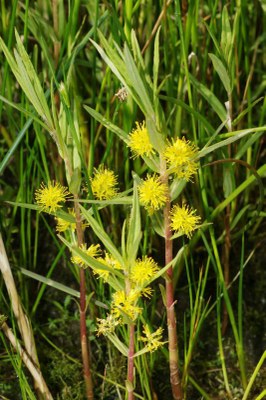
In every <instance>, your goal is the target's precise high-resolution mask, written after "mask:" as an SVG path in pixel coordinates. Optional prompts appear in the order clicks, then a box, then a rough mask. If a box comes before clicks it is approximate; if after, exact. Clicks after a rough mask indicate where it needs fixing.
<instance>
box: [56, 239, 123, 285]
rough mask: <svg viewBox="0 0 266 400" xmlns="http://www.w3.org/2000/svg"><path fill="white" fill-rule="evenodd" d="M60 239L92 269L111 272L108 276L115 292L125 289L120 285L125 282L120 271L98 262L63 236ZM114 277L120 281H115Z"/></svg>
mask: <svg viewBox="0 0 266 400" xmlns="http://www.w3.org/2000/svg"><path fill="white" fill-rule="evenodd" d="M58 237H59V239H60V240H61V241H62V242H63V243H64V244H65V245H66V246H67V247H68V248H69V250H70V251H71V252H72V253H74V254H75V255H77V256H79V257H80V258H81V259H82V260H83V261H84V262H85V263H86V264H87V265H88V266H89V267H90V268H91V269H93V270H95V271H96V272H98V271H99V270H103V271H108V272H110V275H109V276H108V284H109V285H110V286H111V287H112V288H113V289H114V290H116V291H119V290H123V289H124V287H123V284H121V283H120V282H123V281H124V276H123V274H122V273H121V272H120V271H119V270H117V269H114V268H112V267H109V266H108V265H106V264H103V263H102V262H100V261H98V260H97V259H96V258H94V257H91V256H89V255H88V254H86V253H85V252H84V251H83V250H82V249H81V248H79V247H78V246H77V245H75V244H72V243H70V242H68V241H67V240H66V239H65V238H64V237H63V236H61V235H58ZM114 275H115V276H116V277H117V278H118V279H115V277H114Z"/></svg>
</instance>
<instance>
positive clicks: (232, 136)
mask: <svg viewBox="0 0 266 400" xmlns="http://www.w3.org/2000/svg"><path fill="white" fill-rule="evenodd" d="M265 130H266V126H261V127H259V128H251V129H243V130H240V131H234V132H228V133H227V134H226V136H229V137H228V138H227V139H225V140H222V141H221V142H218V143H215V144H213V145H212V146H209V147H203V148H202V149H201V150H200V151H199V153H198V158H201V157H204V156H206V155H207V154H209V153H212V152H213V151H215V150H217V149H219V148H221V147H223V146H227V145H228V144H230V143H234V142H236V141H237V140H239V139H242V138H243V137H245V136H246V135H248V134H250V133H253V132H254V133H255V132H259V131H260V132H262V131H265Z"/></svg>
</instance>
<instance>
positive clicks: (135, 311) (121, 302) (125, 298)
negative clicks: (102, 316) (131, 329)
mask: <svg viewBox="0 0 266 400" xmlns="http://www.w3.org/2000/svg"><path fill="white" fill-rule="evenodd" d="M139 297H140V292H139V291H136V290H130V292H129V293H128V294H126V293H125V291H124V290H119V291H118V292H115V293H114V294H113V301H112V305H111V309H112V314H113V315H114V317H115V318H121V317H122V318H123V317H128V318H130V319H131V320H132V321H135V320H136V318H137V317H138V315H139V314H140V313H141V311H142V308H141V307H138V306H137V301H138V299H139Z"/></svg>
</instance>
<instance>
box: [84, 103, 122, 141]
mask: <svg viewBox="0 0 266 400" xmlns="http://www.w3.org/2000/svg"><path fill="white" fill-rule="evenodd" d="M84 108H85V110H86V111H87V112H88V113H89V114H90V115H91V116H92V117H93V118H95V119H96V121H98V122H100V123H101V124H102V125H103V126H105V127H106V128H107V129H109V130H110V131H112V132H114V133H115V134H116V135H117V136H118V137H119V138H120V139H122V140H123V141H124V142H125V143H126V144H128V142H129V139H128V134H127V133H126V132H125V131H123V130H122V129H120V128H119V127H118V126H116V125H115V124H113V123H112V122H111V121H109V120H108V119H107V118H105V117H104V116H103V115H101V114H100V113H98V112H97V111H95V110H94V109H93V108H91V107H89V106H87V105H84Z"/></svg>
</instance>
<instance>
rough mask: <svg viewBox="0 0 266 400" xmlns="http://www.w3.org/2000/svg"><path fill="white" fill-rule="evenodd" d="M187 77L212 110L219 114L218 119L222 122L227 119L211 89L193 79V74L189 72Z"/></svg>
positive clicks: (223, 109)
mask: <svg viewBox="0 0 266 400" xmlns="http://www.w3.org/2000/svg"><path fill="white" fill-rule="evenodd" d="M189 79H190V82H191V83H192V85H193V86H194V87H195V88H196V89H197V91H198V92H199V93H200V94H201V95H202V96H203V97H204V98H205V100H206V101H207V102H208V103H209V104H210V106H211V107H212V109H213V111H215V112H216V114H217V115H218V116H219V118H220V120H221V121H222V122H224V121H226V119H227V113H226V109H225V107H224V106H223V104H222V103H221V102H220V100H219V99H218V98H217V97H216V96H215V94H214V93H213V92H212V91H211V90H209V89H208V88H207V87H206V86H204V85H203V84H202V83H200V82H199V81H197V79H195V78H194V76H193V75H191V74H189Z"/></svg>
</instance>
